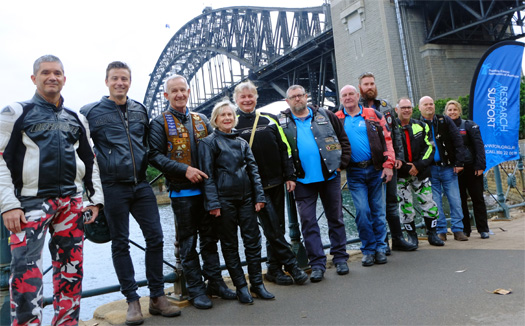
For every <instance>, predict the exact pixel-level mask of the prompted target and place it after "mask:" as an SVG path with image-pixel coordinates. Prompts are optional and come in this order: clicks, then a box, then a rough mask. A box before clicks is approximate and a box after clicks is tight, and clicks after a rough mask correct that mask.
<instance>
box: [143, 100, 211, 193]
mask: <svg viewBox="0 0 525 326" xmlns="http://www.w3.org/2000/svg"><path fill="white" fill-rule="evenodd" d="M169 111H170V112H171V113H172V114H173V115H175V117H177V119H179V120H180V121H181V123H182V124H184V126H185V127H186V129H187V130H188V132H189V133H190V141H191V145H190V147H191V166H192V167H194V168H198V164H199V162H198V160H197V157H198V149H197V146H198V144H197V140H196V139H195V137H194V134H193V126H192V120H191V119H192V118H191V114H188V115H186V114H183V113H180V112H179V111H177V110H175V109H173V108H171V107H170V108H169ZM199 116H200V118H201V119H202V121H204V123H205V124H206V129H207V130H208V132H211V130H213V128H212V127H211V125H210V122H209V121H208V118H206V116H205V115H204V114H200V113H199ZM149 148H150V149H149V162H150V163H151V165H153V166H154V167H155V168H157V169H159V171H161V172H162V173H164V176H165V177H166V181H167V184H168V187H169V189H170V190H176V191H180V190H181V189H188V188H193V187H195V186H196V185H195V184H193V183H191V181H190V180H188V179H187V178H186V170H187V169H188V165H187V164H184V163H180V162H177V161H175V160H171V159H170V158H169V157H168V156H167V153H168V139H167V137H166V131H165V130H164V116H163V115H162V114H159V115H158V116H157V117H155V119H153V120H151V123H150V132H149Z"/></svg>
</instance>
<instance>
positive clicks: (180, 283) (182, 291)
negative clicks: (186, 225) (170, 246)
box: [170, 226, 188, 301]
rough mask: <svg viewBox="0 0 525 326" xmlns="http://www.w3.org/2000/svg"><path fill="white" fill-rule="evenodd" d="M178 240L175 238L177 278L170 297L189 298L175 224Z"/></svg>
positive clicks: (179, 299)
mask: <svg viewBox="0 0 525 326" xmlns="http://www.w3.org/2000/svg"><path fill="white" fill-rule="evenodd" d="M175 232H176V240H175V250H174V251H175V267H176V269H175V270H174V272H175V274H176V275H177V278H176V279H175V282H174V283H173V294H171V295H170V298H172V299H175V300H177V301H184V300H188V289H187V288H186V277H184V272H183V271H182V263H181V261H180V246H179V241H178V234H179V232H178V230H177V226H175Z"/></svg>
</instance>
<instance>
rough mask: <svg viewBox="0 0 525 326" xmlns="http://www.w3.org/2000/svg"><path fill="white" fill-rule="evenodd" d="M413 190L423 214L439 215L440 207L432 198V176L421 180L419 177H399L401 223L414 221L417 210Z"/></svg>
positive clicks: (427, 216) (429, 216) (428, 216)
mask: <svg viewBox="0 0 525 326" xmlns="http://www.w3.org/2000/svg"><path fill="white" fill-rule="evenodd" d="M412 192H414V195H415V198H416V200H417V203H418V204H419V207H420V208H421V216H422V217H426V218H431V219H436V218H437V217H438V214H439V213H438V208H437V205H436V203H435V202H434V200H433V199H432V185H431V183H430V178H425V179H424V180H419V179H418V178H417V177H412V176H411V177H410V178H406V179H405V178H398V179H397V197H398V201H399V216H400V218H401V223H404V224H408V223H411V222H413V221H414V217H415V216H416V210H415V207H414V201H413V196H412Z"/></svg>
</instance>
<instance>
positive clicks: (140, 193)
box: [102, 181, 164, 302]
mask: <svg viewBox="0 0 525 326" xmlns="http://www.w3.org/2000/svg"><path fill="white" fill-rule="evenodd" d="M102 187H103V190H104V202H105V204H104V213H105V215H106V218H107V221H108V226H109V232H110V234H111V252H112V257H113V266H114V267H115V272H116V274H117V277H118V280H119V283H120V290H121V292H122V294H124V296H125V297H126V301H127V302H131V301H135V300H138V299H139V298H140V297H139V295H138V294H137V289H138V287H137V283H136V282H135V270H134V268H133V262H132V261H131V256H130V254H129V214H130V213H131V215H133V217H134V218H135V220H136V221H137V223H138V224H139V226H140V229H141V230H142V234H143V235H144V239H145V241H146V261H145V264H146V279H147V280H148V288H149V290H150V297H152V298H157V297H160V296H162V295H164V279H163V273H162V258H163V246H164V241H163V234H162V227H161V225H160V216H159V209H158V207H157V198H156V197H155V194H154V193H153V190H152V189H151V186H150V185H149V184H148V182H146V181H143V182H140V183H139V184H137V185H134V184H124V183H108V184H103V185H102Z"/></svg>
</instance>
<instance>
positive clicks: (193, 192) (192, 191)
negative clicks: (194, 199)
mask: <svg viewBox="0 0 525 326" xmlns="http://www.w3.org/2000/svg"><path fill="white" fill-rule="evenodd" d="M200 194H202V191H201V190H200V188H197V187H195V188H189V189H181V190H180V191H175V190H170V198H180V197H191V196H198V195H200Z"/></svg>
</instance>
